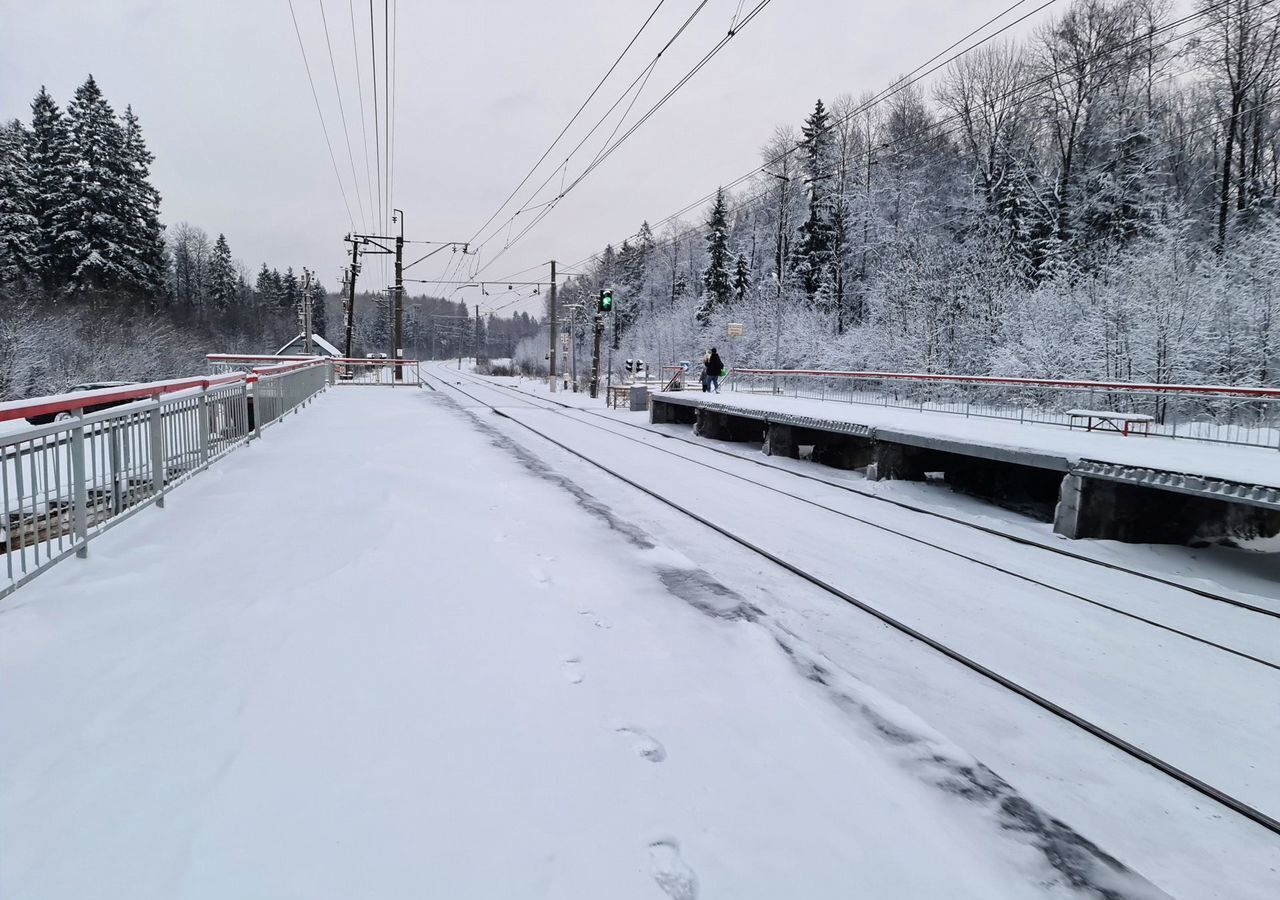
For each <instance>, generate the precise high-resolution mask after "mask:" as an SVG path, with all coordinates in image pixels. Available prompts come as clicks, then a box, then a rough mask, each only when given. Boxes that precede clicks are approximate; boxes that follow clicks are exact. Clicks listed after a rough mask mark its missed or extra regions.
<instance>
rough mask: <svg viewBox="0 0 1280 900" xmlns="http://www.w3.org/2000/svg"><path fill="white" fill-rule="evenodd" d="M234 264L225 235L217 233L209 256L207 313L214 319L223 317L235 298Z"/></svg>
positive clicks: (229, 309)
mask: <svg viewBox="0 0 1280 900" xmlns="http://www.w3.org/2000/svg"><path fill="white" fill-rule="evenodd" d="M236 287H237V278H236V264H235V261H234V260H233V259H232V258H231V247H230V246H229V245H228V244H227V236H226V235H225V234H219V235H218V239H217V241H215V242H214V244H213V253H212V254H211V255H210V256H209V307H210V309H209V314H210V316H212V317H213V318H215V319H218V318H225V317H226V316H227V315H228V314H229V313H230V312H231V311H232V309H233V307H234V304H235V299H236Z"/></svg>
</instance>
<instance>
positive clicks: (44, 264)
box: [0, 76, 326, 399]
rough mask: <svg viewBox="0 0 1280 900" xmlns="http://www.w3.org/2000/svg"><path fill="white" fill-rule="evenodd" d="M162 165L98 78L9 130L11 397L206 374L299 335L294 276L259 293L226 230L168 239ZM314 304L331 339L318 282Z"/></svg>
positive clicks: (175, 232) (1, 363) (1, 187)
mask: <svg viewBox="0 0 1280 900" xmlns="http://www.w3.org/2000/svg"><path fill="white" fill-rule="evenodd" d="M153 160H154V157H153V156H152V154H151V153H150V151H149V150H148V149H147V145H146V141H145V139H144V136H143V133H142V128H141V125H140V124H139V121H138V118H137V116H136V115H134V113H133V110H132V108H131V107H126V108H125V111H124V113H123V114H122V115H117V114H116V112H115V111H114V109H113V108H112V106H111V105H110V103H109V102H108V101H107V99H106V97H105V96H104V95H103V93H102V91H101V89H100V88H99V86H98V84H97V82H96V81H95V80H94V78H93V77H92V76H90V77H89V78H87V79H86V80H85V82H84V83H83V84H82V85H80V87H79V88H78V89H77V90H76V92H75V96H74V97H73V99H72V100H71V102H70V103H68V104H67V107H66V110H65V112H64V111H63V110H62V109H61V108H60V107H59V106H58V104H57V102H56V101H55V100H54V99H53V97H51V96H50V95H49V93H48V91H46V90H45V89H44V88H41V89H40V91H39V93H38V94H36V97H35V99H34V100H33V101H32V103H31V112H30V117H29V119H28V120H27V121H25V122H24V121H22V120H19V119H12V120H9V121H7V122H0V398H5V399H7V398H12V397H15V396H28V395H32V394H39V393H44V392H48V391H56V390H61V389H63V388H65V387H66V386H67V385H68V384H71V383H75V382H77V381H86V380H98V379H130V378H132V379H147V378H160V377H165V376H169V375H173V374H176V373H185V372H191V371H199V370H201V369H202V367H203V365H204V360H203V356H204V354H205V353H206V352H208V351H210V350H214V349H227V350H240V351H246V352H270V351H273V350H275V349H276V348H277V347H278V346H280V345H281V344H283V343H284V342H285V341H287V340H289V339H290V338H291V337H292V336H293V335H294V334H296V333H297V330H298V328H297V322H298V319H299V314H300V311H301V302H302V301H301V297H302V294H301V289H300V285H299V278H298V275H297V274H296V273H295V272H294V270H293V269H291V268H290V269H286V270H285V272H284V273H283V274H281V273H280V272H278V271H277V270H275V269H268V268H267V267H266V266H263V268H262V270H261V271H260V272H259V273H258V277H257V279H256V280H255V281H254V282H253V283H252V284H251V283H250V281H249V277H248V275H247V272H246V269H245V267H244V265H243V264H241V263H240V262H239V261H237V260H236V259H235V258H234V257H233V256H232V254H231V249H230V246H229V245H228V242H227V239H226V237H225V236H224V235H221V234H219V235H218V236H217V238H216V239H213V240H210V238H209V236H208V235H207V234H206V233H205V232H204V231H203V230H201V229H200V228H197V227H194V226H191V225H188V224H186V223H182V224H179V225H178V226H177V227H176V228H174V229H172V230H170V231H169V232H168V233H166V229H165V227H164V225H163V224H161V222H160V193H159V191H157V190H156V188H155V186H154V185H153V184H152V182H151V164H152V162H153ZM313 302H314V303H315V304H316V306H315V309H316V310H317V311H318V313H319V316H320V321H319V322H318V323H317V324H318V330H323V328H324V327H325V325H326V323H325V321H324V318H323V317H324V311H325V309H326V305H325V302H324V296H323V291H322V290H321V289H319V287H318V286H317V290H316V293H315V295H314V298H313Z"/></svg>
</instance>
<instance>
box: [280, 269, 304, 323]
mask: <svg viewBox="0 0 1280 900" xmlns="http://www.w3.org/2000/svg"><path fill="white" fill-rule="evenodd" d="M276 301H277V302H278V303H279V304H280V308H281V309H282V310H287V311H290V312H296V311H297V310H298V304H299V303H301V302H302V290H301V288H299V286H298V276H297V275H294V274H293V266H290V267H289V268H288V269H286V270H285V273H284V276H283V277H281V278H280V288H279V293H278V294H277V296H276Z"/></svg>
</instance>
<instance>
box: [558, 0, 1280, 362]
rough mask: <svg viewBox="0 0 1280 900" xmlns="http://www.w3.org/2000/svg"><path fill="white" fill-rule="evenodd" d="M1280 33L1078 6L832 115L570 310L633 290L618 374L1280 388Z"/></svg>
mask: <svg viewBox="0 0 1280 900" xmlns="http://www.w3.org/2000/svg"><path fill="white" fill-rule="evenodd" d="M1278 21H1280V4H1277V3H1276V2H1274V0H1226V2H1224V0H1198V2H1196V3H1195V4H1194V6H1191V7H1190V8H1189V9H1186V10H1184V11H1183V12H1182V13H1181V14H1180V15H1177V16H1175V15H1174V12H1173V7H1172V6H1171V4H1169V3H1168V2H1165V0H1077V2H1075V3H1073V4H1072V5H1071V6H1070V7H1069V8H1068V9H1066V10H1065V11H1064V12H1062V13H1061V14H1059V15H1058V16H1057V17H1056V18H1054V19H1052V20H1050V21H1048V22H1047V23H1046V24H1044V25H1043V26H1041V27H1039V28H1038V29H1036V30H1035V31H1034V33H1033V34H1032V35H1030V36H1029V37H1028V38H1026V39H1025V40H1021V41H1017V42H1005V43H998V42H992V43H987V44H985V45H983V46H982V47H980V48H979V49H977V50H974V51H973V52H970V53H967V54H964V55H962V56H960V57H959V58H958V59H956V60H954V61H953V62H951V63H949V64H948V65H947V66H946V67H945V68H943V69H942V70H940V71H939V72H937V73H936V74H934V75H933V76H931V77H930V78H928V79H920V78H918V77H917V76H916V75H914V74H913V75H911V76H908V77H904V78H902V79H900V80H899V81H898V82H897V83H895V84H894V85H892V86H890V87H889V88H888V89H886V90H885V91H883V92H881V93H879V94H875V95H872V94H867V95H863V96H859V97H850V96H837V97H835V98H834V99H832V100H830V101H829V102H826V101H822V100H819V101H818V102H816V103H815V104H814V106H813V107H812V109H811V110H810V111H809V112H808V115H807V117H806V118H805V119H804V120H803V122H802V124H800V126H799V129H798V130H797V129H796V128H795V127H793V126H790V125H784V126H781V127H778V128H777V129H776V130H775V131H774V132H773V134H772V135H771V136H770V137H769V138H768V139H767V141H765V143H764V145H763V146H762V148H761V150H760V157H761V160H762V165H761V166H760V168H759V169H757V170H756V171H755V172H753V173H751V174H750V175H748V176H744V177H743V178H741V179H738V180H737V181H735V182H733V183H731V184H726V185H725V186H724V187H723V188H722V189H721V190H720V191H718V192H716V194H715V195H714V199H711V198H708V201H706V202H707V207H706V208H705V211H704V212H702V213H701V214H698V213H694V215H698V216H699V219H700V220H695V221H693V222H686V221H683V220H681V218H680V217H679V216H675V217H671V218H669V219H667V220H664V221H663V222H660V223H659V224H658V227H656V228H654V227H650V225H649V224H648V223H645V224H644V225H643V226H642V227H641V229H640V231H639V232H638V233H637V234H635V235H633V236H631V237H629V238H628V239H627V240H625V241H622V242H620V243H617V244H612V245H610V246H608V247H605V248H604V249H603V251H602V252H600V253H598V254H596V255H595V256H594V257H593V258H592V259H591V260H590V261H589V262H588V263H585V264H586V265H587V266H588V269H587V270H586V271H588V272H589V275H588V276H587V277H585V278H581V279H579V280H578V281H577V282H576V283H575V284H571V285H570V286H569V288H568V290H567V291H566V292H565V293H566V294H567V295H569V296H570V297H573V296H581V297H583V298H586V297H593V296H594V293H595V291H597V290H598V289H600V288H602V287H606V286H608V287H612V288H613V289H614V290H615V297H616V301H615V302H616V307H615V308H616V310H617V311H616V313H615V315H614V317H613V319H614V321H613V322H612V323H611V325H610V326H609V327H610V328H611V330H612V336H613V343H614V347H615V348H617V349H618V350H621V351H622V352H621V353H615V354H614V358H615V360H618V359H621V358H624V357H643V358H646V359H650V360H655V359H661V360H662V361H664V362H665V361H668V360H671V359H681V358H684V359H701V354H702V351H703V349H705V348H707V347H710V346H712V345H715V346H717V347H719V349H720V351H721V353H722V355H723V356H724V358H725V361H726V364H727V365H729V366H733V365H740V366H760V367H773V366H775V365H776V366H780V367H783V368H788V367H797V366H798V367H807V368H837V369H876V370H893V371H907V370H918V371H927V372H939V373H977V374H982V373H989V374H998V375H1027V376H1033V375H1034V376H1050V377H1053V376H1070V377H1090V378H1098V379H1122V380H1135V381H1152V382H1161V383H1179V382H1200V383H1205V382H1227V383H1232V384H1272V385H1274V384H1277V383H1280V380H1278V379H1277V364H1278V363H1280V343H1278V342H1277V337H1276V324H1277V323H1276V318H1277V313H1278V312H1280V308H1278V306H1277V296H1276V293H1277V284H1278V283H1280V282H1278V278H1280V224H1278V221H1277V192H1278V191H1280V115H1278V114H1277V109H1276V103H1275V101H1276V100H1277V92H1278V91H1280V25H1278V24H1277V23H1278ZM926 74H927V73H926ZM730 322H735V323H742V324H743V325H744V326H745V335H744V336H743V337H741V338H734V339H731V338H728V337H727V331H728V329H727V325H728V323H730ZM584 330H585V329H584ZM578 340H579V341H582V340H583V336H581V335H580V336H579V337H578Z"/></svg>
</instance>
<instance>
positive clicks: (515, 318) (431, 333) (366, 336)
mask: <svg viewBox="0 0 1280 900" xmlns="http://www.w3.org/2000/svg"><path fill="white" fill-rule="evenodd" d="M344 315H345V313H344V309H343V298H341V297H338V296H336V295H331V296H330V298H329V310H328V316H329V321H335V322H339V323H344V322H345V321H346V319H345V318H344ZM391 320H392V310H391V306H390V303H389V301H388V297H387V294H386V293H383V292H379V293H372V292H367V293H365V292H362V293H357V294H356V316H355V326H354V330H353V333H352V353H356V354H359V355H364V354H366V353H374V352H382V353H390V352H391ZM403 328H404V330H403V334H402V338H403V341H404V354H405V357H406V358H407V359H449V358H450V357H455V356H458V355H462V356H467V357H472V356H475V357H478V358H480V359H510V358H511V357H512V355H514V353H515V348H516V346H517V345H518V344H519V343H520V341H522V340H523V339H524V338H526V337H529V336H530V335H534V334H537V333H538V329H539V328H540V322H539V320H538V319H536V318H531V317H530V316H529V314H528V313H526V312H521V313H513V314H512V315H511V316H510V317H509V318H500V317H498V316H495V315H493V314H490V315H488V316H485V317H483V318H481V319H480V320H479V322H478V323H477V321H476V317H475V314H474V311H473V310H471V309H468V308H467V304H466V303H463V302H457V303H454V302H453V301H451V300H447V299H442V298H440V297H427V296H421V295H413V294H407V295H406V296H405V298H404V323H403ZM342 331H343V329H342V328H341V327H338V328H335V329H334V332H335V334H333V335H331V336H330V337H331V338H332V339H333V341H334V343H335V344H336V345H337V347H338V349H339V350H345V347H344V345H343V343H342V341H343V340H345V334H339V333H337V332H342Z"/></svg>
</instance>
